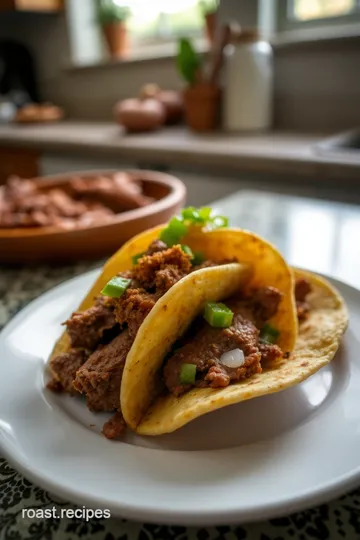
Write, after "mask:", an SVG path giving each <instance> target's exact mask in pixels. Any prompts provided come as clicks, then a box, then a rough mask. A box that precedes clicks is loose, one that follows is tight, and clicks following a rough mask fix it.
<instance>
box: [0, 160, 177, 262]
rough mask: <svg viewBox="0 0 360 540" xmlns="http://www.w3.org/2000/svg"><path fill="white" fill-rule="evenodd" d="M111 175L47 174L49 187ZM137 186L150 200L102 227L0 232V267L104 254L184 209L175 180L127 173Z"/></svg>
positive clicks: (72, 260)
mask: <svg viewBox="0 0 360 540" xmlns="http://www.w3.org/2000/svg"><path fill="white" fill-rule="evenodd" d="M114 172H116V171H113V170H111V171H91V172H78V171H77V172H76V173H67V174H66V175H64V174H61V175H55V176H47V177H44V178H42V179H41V182H46V186H49V188H50V187H51V188H54V187H60V186H64V185H66V183H67V182H68V180H69V177H72V176H74V175H76V176H82V177H84V178H91V177H97V176H99V175H102V174H111V173H114ZM126 172H128V173H130V174H131V175H133V177H134V178H136V179H137V180H139V181H140V182H141V183H142V189H143V192H144V194H145V195H147V196H149V197H152V198H154V199H155V202H153V203H151V204H149V205H148V206H145V207H143V208H138V209H136V210H130V211H127V212H123V213H121V214H117V215H115V216H114V218H113V219H112V220H111V221H110V222H106V223H105V224H103V225H100V224H99V225H94V226H90V227H83V228H80V227H79V228H77V229H74V230H63V229H60V228H58V227H37V228H35V227H31V228H26V229H25V228H17V229H0V263H22V264H24V263H41V262H58V263H59V262H60V263H63V262H64V263H68V262H74V261H79V260H84V259H97V258H101V257H105V256H109V255H111V254H112V253H114V252H115V251H116V250H117V249H119V247H120V246H121V245H122V244H123V243H124V242H126V240H128V239H129V238H131V237H132V236H134V235H136V234H138V233H140V232H142V231H144V230H146V229H149V228H151V227H154V226H156V225H159V224H161V223H165V222H166V221H167V220H168V219H169V218H170V217H171V216H172V215H174V214H176V213H177V212H178V210H179V209H180V208H181V207H182V206H183V204H184V202H185V198H186V188H185V186H184V184H183V183H182V182H181V180H179V179H178V178H175V177H174V176H170V175H168V174H164V173H160V172H155V171H141V170H138V171H126Z"/></svg>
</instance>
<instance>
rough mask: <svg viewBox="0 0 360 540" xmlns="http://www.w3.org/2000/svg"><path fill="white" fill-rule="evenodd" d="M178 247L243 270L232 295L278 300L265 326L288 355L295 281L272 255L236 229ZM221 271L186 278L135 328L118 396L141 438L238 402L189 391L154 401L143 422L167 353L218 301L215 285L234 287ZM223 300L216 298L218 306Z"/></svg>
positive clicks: (235, 393)
mask: <svg viewBox="0 0 360 540" xmlns="http://www.w3.org/2000/svg"><path fill="white" fill-rule="evenodd" d="M183 242H184V244H186V245H188V246H189V247H190V248H191V249H192V251H193V252H197V251H198V252H201V253H203V254H204V256H205V258H207V259H210V260H213V261H222V260H224V259H227V260H231V259H236V260H237V261H239V262H240V263H241V264H242V265H249V267H250V268H251V274H248V275H247V276H246V279H244V280H243V283H242V287H239V286H238V289H237V290H238V291H240V290H244V291H246V290H249V291H250V290H251V289H253V288H261V287H269V286H271V287H274V288H276V289H278V290H279V291H280V292H281V293H283V296H282V299H281V302H280V305H279V309H278V311H277V313H276V315H275V316H274V317H273V318H272V319H271V320H270V323H271V324H272V325H273V326H274V327H276V328H277V329H279V331H280V337H279V340H278V345H279V346H280V347H281V349H282V350H283V351H285V352H291V351H292V350H293V348H294V346H295V341H296V337H297V331H298V324H297V316H296V305H295V296H294V276H293V272H292V271H291V269H290V268H289V266H288V265H287V263H286V262H285V260H284V259H283V257H282V256H281V254H280V253H279V252H278V251H277V249H276V248H275V247H274V246H272V245H271V244H269V243H268V242H266V241H265V240H263V239H262V238H260V237H258V236H257V235H255V234H253V233H250V232H248V231H244V230H241V229H218V230H214V231H204V230H199V229H192V230H191V231H190V232H189V233H188V234H187V236H186V237H184V239H183ZM137 247H138V249H137V251H140V249H139V246H137ZM226 266H227V265H225V266H219V267H215V268H205V269H202V270H198V271H196V272H194V273H192V274H190V275H188V276H186V277H184V278H183V279H182V280H180V281H179V282H178V283H177V284H176V285H174V286H173V287H172V288H171V289H170V290H169V291H168V292H167V293H166V294H165V295H164V296H163V297H162V298H160V300H158V302H157V303H156V305H155V306H154V308H153V309H152V311H151V312H150V314H149V315H148V316H147V318H146V319H145V321H144V322H143V324H142V326H141V327H140V329H139V331H138V333H137V336H136V338H135V341H134V344H133V346H132V348H131V350H130V352H129V354H128V356H127V360H126V364H125V368H124V373H123V379H122V385H121V391H120V396H121V410H122V413H123V416H124V418H125V421H126V423H127V424H128V425H129V426H130V427H131V428H132V429H134V430H136V431H138V432H139V433H142V434H146V435H158V434H161V433H166V432H169V431H174V430H175V429H178V428H179V427H181V426H182V425H184V424H185V423H187V422H189V421H190V420H192V419H194V418H196V417H198V416H200V415H201V414H204V413H206V412H209V411H211V410H214V409H217V408H219V407H222V406H225V405H228V404H231V403H236V402H237V401H241V400H242V399H244V398H243V397H242V396H243V392H242V391H240V390H239V389H240V386H239V385H238V384H231V385H230V386H229V387H228V388H225V389H222V390H213V389H208V388H207V389H193V390H191V391H190V392H188V393H187V394H184V395H183V396H182V397H180V398H175V397H173V396H168V397H166V398H165V399H159V400H158V401H156V402H155V405H153V406H152V407H151V409H150V412H149V413H148V414H146V413H147V411H148V409H149V407H150V406H151V405H152V403H153V402H154V400H155V399H156V395H157V392H158V386H159V384H158V383H159V377H160V371H161V367H162V364H163V360H164V357H165V356H166V354H167V353H168V352H169V350H170V349H171V346H172V345H173V344H174V342H175V341H176V340H177V338H178V337H180V336H181V335H182V334H183V333H184V332H185V330H186V329H187V327H188V326H189V325H190V323H191V322H192V320H193V319H194V318H195V317H196V315H198V314H199V313H200V312H201V310H202V309H203V307H204V304H205V303H206V302H210V301H216V300H215V297H214V292H219V290H218V289H219V284H221V283H222V282H223V281H224V280H225V281H228V280H230V282H231V281H232V282H234V279H235V276H234V275H233V276H231V275H229V273H227V274H226ZM235 291H236V288H235ZM227 296H229V295H225V294H224V295H223V296H222V297H221V295H219V294H217V295H216V298H217V299H218V300H221V299H223V298H226V297H227ZM260 377H262V375H260ZM253 380H254V378H253V377H252V378H251V379H248V380H247V381H245V383H246V385H247V388H248V389H249V387H250V388H251V386H249V385H250V384H251V385H252V384H254V383H253V382H252V381H253ZM247 392H248V393H249V390H248V391H247ZM263 393H266V392H263ZM254 397H255V396H254ZM247 399H248V398H247ZM145 415H146V416H145Z"/></svg>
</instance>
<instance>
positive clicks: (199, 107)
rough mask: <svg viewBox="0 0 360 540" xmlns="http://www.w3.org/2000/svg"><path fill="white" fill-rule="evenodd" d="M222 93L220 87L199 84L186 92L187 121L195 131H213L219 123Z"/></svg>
mask: <svg viewBox="0 0 360 540" xmlns="http://www.w3.org/2000/svg"><path fill="white" fill-rule="evenodd" d="M220 97H221V91H220V88H219V87H218V86H214V85H211V84H199V85H196V86H191V87H189V88H187V89H186V90H185V91H184V103H185V120H186V123H187V125H188V126H189V127H190V128H191V129H193V130H194V131H212V130H214V129H216V127H217V126H218V121H219V109H220Z"/></svg>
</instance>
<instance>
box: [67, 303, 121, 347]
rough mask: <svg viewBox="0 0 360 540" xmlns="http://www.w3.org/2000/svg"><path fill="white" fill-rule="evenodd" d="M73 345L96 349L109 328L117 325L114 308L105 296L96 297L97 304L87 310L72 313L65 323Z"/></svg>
mask: <svg viewBox="0 0 360 540" xmlns="http://www.w3.org/2000/svg"><path fill="white" fill-rule="evenodd" d="M64 324H65V325H66V329H67V333H68V335H69V337H70V341H71V345H72V346H73V347H83V348H84V349H88V350H90V351H92V350H94V349H95V348H96V347H97V345H98V344H99V342H100V341H101V339H102V338H103V336H104V334H105V333H106V331H107V330H111V329H112V328H114V326H115V325H116V319H115V314H114V309H113V307H112V306H111V305H110V303H109V302H108V301H107V300H106V298H104V297H99V298H97V299H96V302H95V305H94V306H92V307H91V308H89V309H87V310H86V311H78V312H75V313H73V314H72V316H71V318H70V319H69V320H67V321H66V322H65V323H64Z"/></svg>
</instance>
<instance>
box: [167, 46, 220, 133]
mask: <svg viewBox="0 0 360 540" xmlns="http://www.w3.org/2000/svg"><path fill="white" fill-rule="evenodd" d="M177 67H178V70H179V72H180V74H181V76H182V77H183V78H184V79H185V81H186V83H187V87H186V88H185V90H184V108H185V120H186V123H187V124H188V126H189V127H190V128H191V129H193V130H194V131H210V130H213V129H215V128H216V126H217V123H218V113H219V103H220V88H219V86H218V85H217V84H216V83H214V82H211V79H210V80H209V81H207V80H206V79H205V78H204V73H203V66H202V59H201V57H200V56H199V55H198V54H197V52H196V51H195V49H194V47H193V45H192V43H191V42H190V41H189V40H188V39H187V38H182V39H180V41H179V45H178V55H177Z"/></svg>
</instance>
